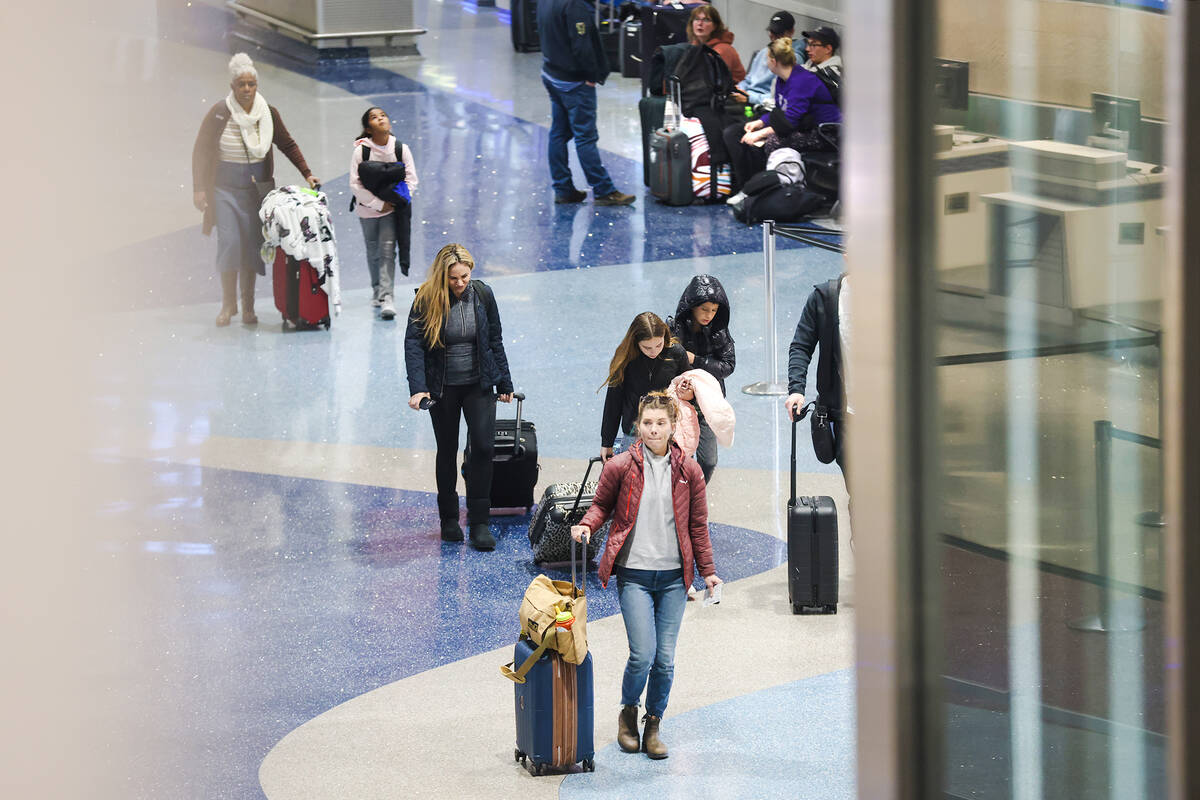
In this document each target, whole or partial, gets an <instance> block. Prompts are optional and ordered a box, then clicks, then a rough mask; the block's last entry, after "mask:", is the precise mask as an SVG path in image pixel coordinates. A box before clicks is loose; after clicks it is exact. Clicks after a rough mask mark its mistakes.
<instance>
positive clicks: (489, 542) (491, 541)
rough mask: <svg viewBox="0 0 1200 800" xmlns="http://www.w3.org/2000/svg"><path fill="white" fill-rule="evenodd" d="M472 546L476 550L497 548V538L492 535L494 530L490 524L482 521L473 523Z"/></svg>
mask: <svg viewBox="0 0 1200 800" xmlns="http://www.w3.org/2000/svg"><path fill="white" fill-rule="evenodd" d="M470 527H471V547H474V548H475V549H476V550H495V549H496V538H495V537H494V536H492V532H491V531H490V530H489V529H488V526H487V525H486V524H484V523H482V522H476V523H475V524H474V525H471V526H470Z"/></svg>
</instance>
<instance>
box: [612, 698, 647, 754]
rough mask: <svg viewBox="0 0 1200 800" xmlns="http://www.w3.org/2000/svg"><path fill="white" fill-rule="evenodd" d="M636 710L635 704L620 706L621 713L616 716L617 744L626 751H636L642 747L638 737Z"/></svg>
mask: <svg viewBox="0 0 1200 800" xmlns="http://www.w3.org/2000/svg"><path fill="white" fill-rule="evenodd" d="M637 712H638V707H637V706H621V713H620V715H618V716H617V744H619V745H620V746H621V749H622V750H624V751H625V752H626V753H636V752H637V751H638V750H640V749H641V747H642V742H641V739H640V738H639V737H638V726H637Z"/></svg>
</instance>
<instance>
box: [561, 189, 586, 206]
mask: <svg viewBox="0 0 1200 800" xmlns="http://www.w3.org/2000/svg"><path fill="white" fill-rule="evenodd" d="M584 200H587V192H581V191H579V190H578V189H572V190H571V191H569V192H567V193H566V194H556V195H554V203H555V205H560V206H565V205H570V204H572V203H582V202H583V201H584Z"/></svg>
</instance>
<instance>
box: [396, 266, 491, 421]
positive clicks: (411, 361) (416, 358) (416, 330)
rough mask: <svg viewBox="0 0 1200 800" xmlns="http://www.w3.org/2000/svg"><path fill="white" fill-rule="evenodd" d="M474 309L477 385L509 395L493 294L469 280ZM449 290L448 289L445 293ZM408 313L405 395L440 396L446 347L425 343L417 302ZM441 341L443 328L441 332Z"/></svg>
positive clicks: (483, 285)
mask: <svg viewBox="0 0 1200 800" xmlns="http://www.w3.org/2000/svg"><path fill="white" fill-rule="evenodd" d="M471 288H472V290H473V291H472V293H471V294H472V295H473V297H474V303H473V305H474V306H475V334H476V339H475V355H476V357H477V358H478V359H479V385H480V386H481V387H482V388H483V389H484V390H485V391H489V392H490V391H492V389H493V387H494V388H495V391H496V393H497V394H511V393H512V390H513V384H512V377H511V376H510V375H509V374H508V356H506V355H505V354H504V335H503V333H502V331H501V330H500V312H499V310H497V308H496V295H494V294H492V289H491V287H490V286H488V285H487V284H486V283H484V282H483V281H471ZM447 291H449V290H447ZM413 306H414V308H413V309H411V310H410V311H409V312H408V329H407V330H406V331H405V332H404V366H405V368H406V370H407V371H408V394H409V396H412V395H414V394H420V393H421V392H429V393H430V394H431V395H433V396H434V397H439V396H441V394H442V390H443V389H444V388H445V387H444V381H445V379H446V348H445V347H444V346H443V347H438V348H434V349H430V348H429V346H428V345H427V344H426V343H425V327H424V326H423V325H422V324H421V320H420V319H419V318H418V316H417V314H416V309H415V306H416V303H415V302H414V303H413ZM442 335H443V340H444V338H445V328H444V326H443V329H442Z"/></svg>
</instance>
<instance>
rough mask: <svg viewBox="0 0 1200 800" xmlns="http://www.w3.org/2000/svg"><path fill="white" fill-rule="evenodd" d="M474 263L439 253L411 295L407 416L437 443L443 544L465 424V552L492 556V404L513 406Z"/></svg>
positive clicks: (496, 315) (453, 512)
mask: <svg viewBox="0 0 1200 800" xmlns="http://www.w3.org/2000/svg"><path fill="white" fill-rule="evenodd" d="M474 268H475V260H474V259H473V258H472V257H471V254H470V253H468V252H467V248H465V247H463V246H462V245H460V244H448V245H446V246H445V247H443V248H442V249H441V250H439V251H438V254H437V257H436V258H434V260H433V266H431V267H430V268H429V277H427V278H426V279H425V282H424V283H422V284H421V286H420V287H419V288H418V289H417V296H416V298H415V299H414V300H413V304H412V310H411V311H410V312H409V315H408V329H407V330H406V331H405V334H404V364H405V367H406V368H407V371H408V390H409V394H410V395H411V396H410V397H409V399H408V405H409V407H410V408H412V409H414V410H416V409H419V408H421V407H422V405H421V404H422V402H423V401H425V407H426V408H428V409H429V417H430V419H431V420H432V421H433V435H434V438H435V439H436V440H437V466H436V470H435V471H436V476H437V490H438V495H437V497H438V515H439V516H440V517H441V520H442V525H441V534H442V540H443V541H447V542H461V541H462V540H463V531H462V528H460V527H459V525H458V477H457V476H456V475H455V469H454V467H455V465H456V464H457V462H458V420H459V417H460V416H462V417H465V418H466V420H467V436H468V437H469V438H470V440H471V458H470V461H469V462H468V463H467V465H466V466H467V469H466V481H467V525H468V527H469V528H470V531H471V546H472V547H474V548H475V549H476V550H492V549H495V547H496V540H495V538H493V536H492V534H491V532H490V531H489V530H488V516H489V513H490V511H491V494H492V451H493V445H494V442H495V438H496V401H497V400H499V401H500V402H502V403H508V402H511V401H512V392H513V384H512V377H511V376H510V375H509V373H508V357H507V356H506V355H505V353H504V337H503V335H502V332H501V329H500V312H499V310H498V309H497V308H496V296H495V295H494V294H492V290H491V287H489V286H488V285H487V284H486V283H484V282H483V281H473V280H471V271H472V270H473V269H474Z"/></svg>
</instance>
